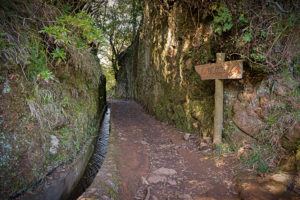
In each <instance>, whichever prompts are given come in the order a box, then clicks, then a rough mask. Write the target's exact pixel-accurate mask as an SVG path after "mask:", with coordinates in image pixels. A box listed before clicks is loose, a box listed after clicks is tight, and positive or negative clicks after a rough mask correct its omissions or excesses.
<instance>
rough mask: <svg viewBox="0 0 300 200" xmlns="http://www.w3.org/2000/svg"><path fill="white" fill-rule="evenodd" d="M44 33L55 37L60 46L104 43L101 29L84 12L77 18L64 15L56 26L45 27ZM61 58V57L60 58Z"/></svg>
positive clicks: (78, 14) (77, 15)
mask: <svg viewBox="0 0 300 200" xmlns="http://www.w3.org/2000/svg"><path fill="white" fill-rule="evenodd" d="M41 32H42V33H47V34H48V35H49V36H50V37H53V38H54V39H55V40H56V42H57V43H58V44H64V45H66V44H70V43H71V42H72V41H74V43H75V44H79V46H83V44H82V42H83V41H84V42H85V43H91V42H103V36H102V31H101V29H99V28H97V26H96V22H95V20H94V19H93V18H92V17H91V16H90V15H89V14H87V13H85V12H84V11H81V12H79V13H77V14H75V16H71V15H63V16H61V17H59V18H58V19H57V25H56V26H45V27H44V28H43V30H42V31H41ZM60 57H61V56H60Z"/></svg>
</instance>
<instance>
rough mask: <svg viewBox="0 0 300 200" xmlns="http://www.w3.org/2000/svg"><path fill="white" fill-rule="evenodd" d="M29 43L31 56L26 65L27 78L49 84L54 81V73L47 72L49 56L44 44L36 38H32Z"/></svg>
mask: <svg viewBox="0 0 300 200" xmlns="http://www.w3.org/2000/svg"><path fill="white" fill-rule="evenodd" d="M28 43H29V44H28V46H29V55H28V58H27V61H26V63H25V64H26V66H27V67H26V74H27V77H28V78H29V79H30V80H31V81H34V82H36V81H37V80H45V81H46V82H48V81H49V80H51V79H54V75H53V74H52V72H50V71H48V70H47V55H46V51H45V49H44V46H43V44H42V43H41V42H40V41H39V40H38V39H36V38H31V41H28Z"/></svg>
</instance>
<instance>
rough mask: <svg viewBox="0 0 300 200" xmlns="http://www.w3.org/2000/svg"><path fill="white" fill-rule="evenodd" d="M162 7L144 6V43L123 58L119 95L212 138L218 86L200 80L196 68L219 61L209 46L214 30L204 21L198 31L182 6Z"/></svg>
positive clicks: (146, 2) (118, 76)
mask: <svg viewBox="0 0 300 200" xmlns="http://www.w3.org/2000/svg"><path fill="white" fill-rule="evenodd" d="M163 6H164V4H162V3H160V2H158V1H154V2H149V1H145V5H144V20H143V21H144V24H143V26H142V28H141V31H140V35H139V38H138V39H137V40H136V41H135V43H134V44H133V45H132V46H131V47H130V48H129V49H128V50H127V51H126V52H125V53H124V54H122V55H121V56H120V58H119V64H120V71H119V72H118V74H117V82H118V84H117V93H118V95H119V96H120V97H123V98H133V99H136V100H137V101H139V102H141V104H143V105H144V107H145V108H146V109H147V110H148V111H149V112H151V113H153V114H155V115H156V116H157V118H158V119H160V120H162V121H165V122H170V123H173V124H175V125H176V127H177V128H178V129H180V130H183V131H189V132H201V133H203V135H209V134H210V132H211V125H212V112H213V106H214V105H213V104H212V103H211V102H213V92H214V89H213V87H214V85H213V81H201V80H200V77H199V75H198V74H197V73H195V71H194V68H193V67H194V66H195V65H196V64H200V63H207V62H209V60H210V59H212V58H213V57H214V56H213V55H212V52H211V45H210V43H209V42H208V37H209V36H210V34H211V31H212V30H211V28H210V26H209V25H208V24H206V23H205V20H202V21H201V22H200V23H199V24H198V26H197V28H194V24H193V21H192V20H188V18H189V16H188V15H189V14H188V7H185V6H186V5H185V4H183V3H179V2H176V3H174V4H173V5H171V4H170V5H169V8H165V7H163ZM181 26H184V28H183V29H179V28H178V27H181ZM199 33H201V34H202V37H199Z"/></svg>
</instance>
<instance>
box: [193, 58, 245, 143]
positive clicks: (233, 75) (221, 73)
mask: <svg viewBox="0 0 300 200" xmlns="http://www.w3.org/2000/svg"><path fill="white" fill-rule="evenodd" d="M216 57H217V63H211V64H205V65H198V66H195V70H196V71H197V73H198V74H200V77H201V79H202V80H211V79H215V112H214V113H215V116H214V135H213V136H214V137H213V141H214V144H216V145H218V144H220V143H222V129H223V80H220V79H241V78H242V77H243V60H234V61H228V62H224V61H225V53H217V56H216Z"/></svg>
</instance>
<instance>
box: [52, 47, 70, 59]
mask: <svg viewBox="0 0 300 200" xmlns="http://www.w3.org/2000/svg"><path fill="white" fill-rule="evenodd" d="M52 56H53V58H54V59H57V60H58V62H59V63H60V62H61V61H62V60H64V61H65V60H66V58H67V56H66V52H65V50H64V49H61V48H58V47H57V48H56V49H55V50H54V51H53V52H52Z"/></svg>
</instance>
